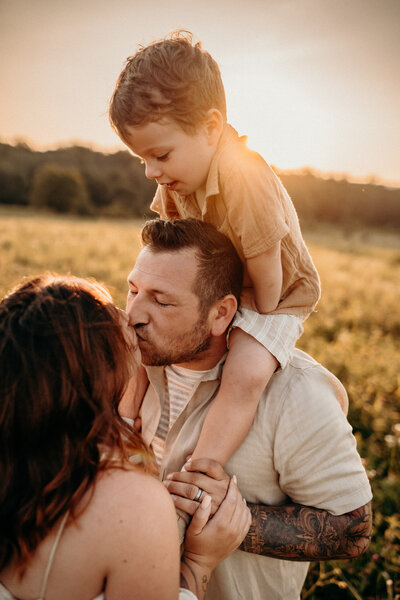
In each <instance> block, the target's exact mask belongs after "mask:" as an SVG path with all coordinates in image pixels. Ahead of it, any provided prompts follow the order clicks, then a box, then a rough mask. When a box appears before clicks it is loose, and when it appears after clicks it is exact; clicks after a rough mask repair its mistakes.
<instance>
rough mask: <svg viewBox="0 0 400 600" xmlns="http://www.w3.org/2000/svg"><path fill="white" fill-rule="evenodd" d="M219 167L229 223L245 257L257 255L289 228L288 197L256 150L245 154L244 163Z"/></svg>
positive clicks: (267, 248) (281, 236) (277, 240)
mask: <svg viewBox="0 0 400 600" xmlns="http://www.w3.org/2000/svg"><path fill="white" fill-rule="evenodd" d="M221 168H222V171H221V187H222V196H223V199H224V205H225V210H226V212H227V218H228V219H229V223H230V226H231V228H232V230H233V232H234V234H235V236H236V237H237V239H238V240H239V243H240V245H241V247H242V248H243V254H244V256H245V258H252V257H254V256H258V255H259V254H262V253H263V252H266V251H267V250H269V249H270V248H271V247H272V246H273V245H274V244H276V243H277V242H279V241H280V240H281V239H282V238H284V237H285V235H286V234H287V233H288V232H289V224H288V214H287V213H288V210H289V206H288V200H289V203H290V205H291V200H290V198H289V197H288V196H287V197H286V194H284V191H285V190H284V188H283V186H282V184H281V182H280V180H279V179H278V178H277V177H276V175H275V173H274V172H273V171H272V169H271V168H270V167H269V165H267V163H266V162H265V161H264V160H263V159H262V157H261V156H259V155H257V154H255V153H252V152H250V153H249V155H248V156H247V155H244V160H243V164H240V165H235V164H229V165H227V164H221ZM292 210H293V211H294V208H292Z"/></svg>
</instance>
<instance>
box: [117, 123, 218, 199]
mask: <svg viewBox="0 0 400 600" xmlns="http://www.w3.org/2000/svg"><path fill="white" fill-rule="evenodd" d="M127 129H128V131H129V136H128V142H129V147H130V148H131V150H132V151H133V152H134V153H135V154H136V155H137V156H139V157H140V158H141V159H142V161H143V162H144V164H145V166H146V177H148V178H149V179H155V180H156V181H157V183H158V184H159V185H164V186H165V187H167V188H168V189H170V190H173V191H176V192H178V193H179V194H181V195H182V196H187V195H189V194H192V193H194V192H195V191H196V190H198V189H201V188H202V187H203V186H205V183H206V180H207V176H208V171H209V169H210V164H211V160H212V157H213V155H214V152H215V147H214V146H213V145H212V144H211V143H210V140H209V138H208V135H207V129H206V127H203V128H200V129H199V131H198V132H197V133H195V134H193V135H190V134H188V133H186V132H185V131H184V130H183V129H182V128H181V127H180V126H179V125H177V124H176V123H174V122H173V121H171V120H170V119H163V120H162V121H158V122H155V123H147V124H146V125H140V126H135V127H133V126H131V127H128V128H127Z"/></svg>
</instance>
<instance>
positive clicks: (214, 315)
mask: <svg viewBox="0 0 400 600" xmlns="http://www.w3.org/2000/svg"><path fill="white" fill-rule="evenodd" d="M236 310H237V301H236V298H235V296H234V295H233V294H227V295H226V296H224V297H223V298H221V300H218V301H217V302H216V303H215V304H214V306H213V307H212V309H211V312H210V318H211V333H212V335H214V336H219V335H223V334H225V332H226V330H227V329H228V327H229V324H230V322H231V321H232V319H233V317H234V316H235V313H236Z"/></svg>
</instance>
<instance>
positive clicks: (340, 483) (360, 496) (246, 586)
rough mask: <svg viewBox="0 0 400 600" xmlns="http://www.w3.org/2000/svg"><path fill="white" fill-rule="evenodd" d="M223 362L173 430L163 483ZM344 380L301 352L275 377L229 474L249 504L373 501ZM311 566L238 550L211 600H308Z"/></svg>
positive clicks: (349, 506) (154, 402)
mask: <svg viewBox="0 0 400 600" xmlns="http://www.w3.org/2000/svg"><path fill="white" fill-rule="evenodd" d="M221 369H222V364H219V365H217V366H216V367H215V368H214V369H213V370H211V371H210V372H207V373H206V374H205V375H204V377H203V379H202V381H200V383H199V384H198V386H197V388H195V389H194V392H193V395H192V396H191V397H190V398H189V399H188V402H187V404H186V406H184V408H183V409H182V412H181V413H180V414H179V416H178V417H177V419H176V421H175V423H174V424H173V426H172V428H171V429H170V431H169V433H168V435H167V438H166V443H165V456H164V460H163V463H162V472H161V478H164V477H165V475H166V474H167V473H170V472H172V471H179V470H180V469H181V467H182V465H183V464H184V462H185V457H186V456H187V455H188V454H190V453H191V452H192V450H193V448H194V447H195V445H196V443H197V439H198V437H199V434H200V431H201V428H202V425H203V422H204V418H205V416H206V413H207V411H208V409H209V407H210V404H211V402H212V400H213V398H214V397H215V395H216V393H217V391H218V387H219V381H220V375H221ZM148 376H149V379H150V382H151V385H150V386H149V389H148V392H147V394H146V396H145V399H144V401H143V405H142V410H141V415H142V423H143V435H144V438H145V440H146V441H147V443H151V441H152V439H153V437H154V435H155V432H156V430H157V426H158V422H159V418H160V414H161V407H162V405H163V403H164V402H166V401H168V399H167V389H166V384H165V378H164V368H163V367H149V368H148ZM346 405H347V395H346V392H345V390H344V388H343V386H342V385H341V383H340V382H339V381H338V380H337V379H336V378H335V377H334V376H333V375H332V374H331V373H329V371H327V370H326V369H325V368H324V367H322V366H321V365H320V364H318V363H317V362H316V361H315V360H313V359H312V358H311V357H309V356H308V355H307V354H305V353H304V352H302V351H300V350H297V349H296V350H295V351H294V353H293V355H292V358H291V359H290V361H289V363H288V365H287V367H286V368H285V369H283V370H282V371H279V372H277V373H275V374H274V375H273V376H272V379H271V381H270V383H269V385H268V387H267V389H266V390H265V392H264V394H263V395H262V397H261V399H260V402H259V406H258V409H257V413H256V416H255V419H254V423H253V425H252V427H251V429H250V432H249V433H248V435H247V437H246V439H245V440H244V442H243V443H242V445H241V446H240V448H239V449H238V450H237V451H236V452H235V454H234V455H233V456H232V457H231V458H230V460H229V461H228V463H227V465H226V470H227V471H228V472H229V473H230V474H231V475H233V474H236V476H237V478H238V485H239V488H240V490H241V492H242V494H243V495H244V496H245V498H246V499H247V500H248V501H249V502H253V503H260V504H267V505H272V506H277V505H281V504H283V503H284V502H285V501H286V500H288V499H291V500H292V501H293V502H296V503H299V504H303V505H306V506H312V507H316V508H321V509H324V510H328V511H329V512H331V513H333V514H335V515H340V514H343V513H346V512H349V511H351V510H354V509H356V508H359V507H360V506H363V505H364V504H366V503H367V502H369V501H370V499H371V488H370V485H369V482H368V479H367V476H366V474H365V470H364V468H363V466H362V463H361V459H360V457H359V455H358V452H357V449H356V442H355V438H354V436H353V435H352V430H351V426H350V425H349V423H348V421H347V419H346V417H345V415H344V412H343V410H342V406H346ZM307 569H308V563H304V562H293V561H285V560H280V559H275V558H269V557H264V556H258V555H255V554H249V553H245V552H242V551H240V550H236V551H235V552H234V553H233V554H232V555H231V556H229V557H228V558H227V559H226V560H224V561H223V562H222V563H221V564H220V565H219V566H218V567H217V568H216V570H215V571H214V573H213V575H212V578H211V581H210V584H209V587H208V591H207V595H206V599H207V600H235V599H239V598H240V599H245V600H250V599H251V600H265V599H266V598H268V600H278V599H280V600H283V599H285V600H295V599H296V600H298V598H299V597H300V590H301V588H302V585H303V582H304V579H305V576H306V573H307Z"/></svg>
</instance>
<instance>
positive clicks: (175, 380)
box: [152, 365, 208, 468]
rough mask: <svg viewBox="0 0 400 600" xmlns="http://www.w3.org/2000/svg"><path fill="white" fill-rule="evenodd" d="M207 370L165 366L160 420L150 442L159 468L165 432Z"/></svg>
mask: <svg viewBox="0 0 400 600" xmlns="http://www.w3.org/2000/svg"><path fill="white" fill-rule="evenodd" d="M207 372H208V371H192V370H191V369H185V368H183V367H178V366H177V365H169V366H167V367H166V368H165V378H166V382H167V394H166V399H165V403H164V406H163V407H162V411H161V417H160V422H159V424H158V428H157V431H156V434H155V437H154V439H153V442H152V447H153V450H154V454H155V456H156V460H157V464H158V467H159V468H160V467H161V462H162V459H163V457H164V451H165V440H166V437H167V434H168V432H169V430H170V429H171V427H172V426H173V424H174V423H175V421H176V419H177V418H178V416H179V415H180V413H181V412H182V410H183V409H184V408H185V406H186V404H187V403H188V401H189V399H190V397H191V396H192V393H193V390H194V388H195V387H196V385H197V384H198V382H199V381H200V379H201V378H202V377H203V376H204V373H207Z"/></svg>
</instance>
